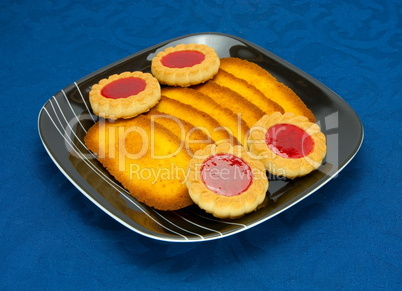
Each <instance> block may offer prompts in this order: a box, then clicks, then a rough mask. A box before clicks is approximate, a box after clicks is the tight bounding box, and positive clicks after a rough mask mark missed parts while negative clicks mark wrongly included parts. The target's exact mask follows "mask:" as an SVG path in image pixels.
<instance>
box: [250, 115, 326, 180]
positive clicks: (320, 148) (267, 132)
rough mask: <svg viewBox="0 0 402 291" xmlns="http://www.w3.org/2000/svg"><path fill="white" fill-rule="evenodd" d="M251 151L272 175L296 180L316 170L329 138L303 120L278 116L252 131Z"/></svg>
mask: <svg viewBox="0 0 402 291" xmlns="http://www.w3.org/2000/svg"><path fill="white" fill-rule="evenodd" d="M248 148H249V150H250V152H251V153H252V154H253V156H254V157H255V158H257V159H259V160H261V162H262V163H263V164H264V165H265V168H266V169H267V171H268V172H270V173H271V174H274V175H277V176H284V177H287V178H296V177H300V176H304V175H307V174H308V173H310V172H312V171H314V170H315V169H317V168H318V167H319V166H320V165H321V163H322V160H323V159H324V157H325V155H326V150H327V147H326V138H325V135H324V134H323V133H322V132H321V130H320V128H319V126H318V125H317V124H315V123H312V122H310V121H309V120H308V119H307V118H306V117H304V116H296V115H295V114H293V113H290V112H287V113H285V114H281V113H279V112H276V113H274V114H272V115H265V116H263V117H262V118H261V119H260V120H259V121H258V122H257V123H256V124H255V125H254V126H253V127H252V128H251V129H250V134H249V138H248Z"/></svg>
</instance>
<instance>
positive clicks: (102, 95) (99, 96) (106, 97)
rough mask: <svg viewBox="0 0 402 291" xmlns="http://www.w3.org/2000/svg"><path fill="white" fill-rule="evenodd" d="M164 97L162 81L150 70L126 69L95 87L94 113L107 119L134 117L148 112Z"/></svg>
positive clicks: (92, 99)
mask: <svg viewBox="0 0 402 291" xmlns="http://www.w3.org/2000/svg"><path fill="white" fill-rule="evenodd" d="M160 98H161V89H160V85H159V82H158V80H157V79H156V78H154V77H153V76H152V75H151V74H149V73H142V72H124V73H121V74H115V75H112V76H110V77H109V78H107V79H102V80H100V81H99V83H97V84H95V85H93V86H92V89H91V91H90V92H89V101H90V103H91V107H92V110H93V112H94V113H95V114H96V115H98V116H100V117H104V118H108V119H118V118H125V119H126V118H132V117H134V116H137V115H138V114H140V113H143V112H146V111H148V110H149V109H150V108H151V107H153V106H154V105H155V104H156V103H158V101H159V99H160Z"/></svg>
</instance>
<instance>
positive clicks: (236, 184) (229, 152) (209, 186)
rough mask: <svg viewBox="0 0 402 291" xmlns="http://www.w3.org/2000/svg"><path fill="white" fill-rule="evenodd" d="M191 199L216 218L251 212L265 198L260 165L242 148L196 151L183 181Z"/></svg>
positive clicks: (265, 183) (264, 179)
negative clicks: (186, 176)
mask: <svg viewBox="0 0 402 291" xmlns="http://www.w3.org/2000/svg"><path fill="white" fill-rule="evenodd" d="M186 185H187V187H188V191H189V194H190V196H191V199H192V200H193V201H194V203H196V204H197V205H198V206H199V207H200V208H202V209H204V210H205V211H207V212H209V213H211V214H212V215H214V216H215V217H218V218H231V219H233V218H238V217H240V216H243V215H244V214H246V213H249V212H252V211H254V210H255V209H256V208H257V207H258V205H260V204H261V203H262V202H263V201H264V199H265V196H266V191H267V189H268V179H267V176H266V173H265V168H264V165H263V164H262V163H261V162H260V161H258V160H255V159H253V158H252V157H251V156H250V155H249V154H248V153H247V152H246V151H245V149H244V148H243V147H242V146H232V145H231V144H229V143H222V144H220V145H215V144H214V145H208V146H206V148H205V149H203V150H199V151H197V152H196V154H195V155H194V157H193V158H192V160H191V162H190V164H189V175H188V179H187V182H186Z"/></svg>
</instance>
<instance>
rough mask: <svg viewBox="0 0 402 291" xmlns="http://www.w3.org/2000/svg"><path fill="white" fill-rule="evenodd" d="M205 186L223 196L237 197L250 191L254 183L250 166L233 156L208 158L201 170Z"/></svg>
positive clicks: (222, 155) (223, 155)
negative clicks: (249, 188)
mask: <svg viewBox="0 0 402 291" xmlns="http://www.w3.org/2000/svg"><path fill="white" fill-rule="evenodd" d="M201 177H202V181H203V182H204V184H205V186H206V187H207V188H208V189H209V190H211V191H213V192H215V193H216V194H219V195H223V196H236V195H239V194H241V193H243V192H244V191H246V190H247V189H248V187H250V185H251V183H252V181H253V174H252V171H251V168H250V166H249V165H248V164H247V163H246V162H245V161H243V160H242V159H241V158H239V157H236V156H234V155H231V154H218V155H215V156H212V157H210V158H208V159H207V160H206V161H205V162H204V164H203V165H202V168H201Z"/></svg>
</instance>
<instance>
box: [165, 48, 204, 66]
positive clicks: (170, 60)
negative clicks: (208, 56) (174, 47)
mask: <svg viewBox="0 0 402 291" xmlns="http://www.w3.org/2000/svg"><path fill="white" fill-rule="evenodd" d="M204 59H205V55H204V54H203V53H201V52H198V51H178V52H173V53H170V54H168V55H166V56H164V57H163V58H162V60H161V62H162V65H164V66H165V67H168V68H187V67H192V66H195V65H198V64H200V63H202V61H203V60H204Z"/></svg>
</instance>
